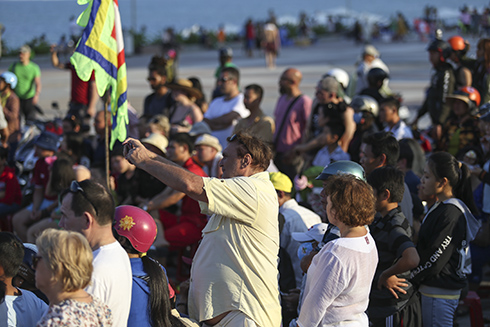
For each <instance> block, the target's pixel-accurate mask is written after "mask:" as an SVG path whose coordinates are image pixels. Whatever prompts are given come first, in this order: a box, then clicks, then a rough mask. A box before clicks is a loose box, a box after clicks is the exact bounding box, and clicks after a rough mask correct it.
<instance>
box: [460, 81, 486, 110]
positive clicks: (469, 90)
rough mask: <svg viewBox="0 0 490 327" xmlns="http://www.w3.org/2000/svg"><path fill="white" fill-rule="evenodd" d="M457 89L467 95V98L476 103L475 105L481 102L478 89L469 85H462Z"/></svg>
mask: <svg viewBox="0 0 490 327" xmlns="http://www.w3.org/2000/svg"><path fill="white" fill-rule="evenodd" d="M458 91H460V92H463V93H466V94H467V95H468V98H469V99H470V100H471V101H473V102H474V103H475V104H476V106H477V107H478V106H479V105H480V102H481V96H480V92H478V90H477V89H475V88H474V87H471V86H463V87H462V88H460V89H459V90H458Z"/></svg>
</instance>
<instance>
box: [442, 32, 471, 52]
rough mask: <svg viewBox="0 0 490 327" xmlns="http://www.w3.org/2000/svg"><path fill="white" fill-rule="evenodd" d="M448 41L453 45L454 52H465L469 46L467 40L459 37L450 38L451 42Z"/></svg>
mask: <svg viewBox="0 0 490 327" xmlns="http://www.w3.org/2000/svg"><path fill="white" fill-rule="evenodd" d="M447 41H448V42H449V44H450V45H451V48H452V49H453V50H454V51H461V50H465V49H466V47H467V46H468V44H467V43H466V42H465V40H464V39H463V38H462V37H461V36H459V35H456V36H453V37H451V38H449V40H447Z"/></svg>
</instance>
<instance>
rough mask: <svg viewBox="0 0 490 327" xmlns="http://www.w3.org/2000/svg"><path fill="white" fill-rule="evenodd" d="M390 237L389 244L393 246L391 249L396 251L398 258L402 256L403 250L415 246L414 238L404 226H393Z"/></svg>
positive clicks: (393, 251)
mask: <svg viewBox="0 0 490 327" xmlns="http://www.w3.org/2000/svg"><path fill="white" fill-rule="evenodd" d="M389 238H390V240H389V244H391V246H392V248H391V249H390V250H391V252H392V253H396V257H397V258H400V257H401V256H402V253H403V251H405V250H406V249H408V248H414V247H415V245H414V244H413V242H412V240H411V239H410V237H408V235H407V233H406V231H405V230H404V229H403V228H402V227H395V228H393V229H392V230H391V231H390V234H389Z"/></svg>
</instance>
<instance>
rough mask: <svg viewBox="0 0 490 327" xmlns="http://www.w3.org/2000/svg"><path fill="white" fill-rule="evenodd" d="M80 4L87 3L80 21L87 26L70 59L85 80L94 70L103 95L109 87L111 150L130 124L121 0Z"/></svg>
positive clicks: (102, 0)
mask: <svg viewBox="0 0 490 327" xmlns="http://www.w3.org/2000/svg"><path fill="white" fill-rule="evenodd" d="M78 4H79V5H85V4H88V6H87V8H86V9H85V11H84V12H83V13H82V14H81V15H80V17H79V18H78V21H77V23H78V25H80V26H82V27H85V29H84V30H83V34H82V37H81V38H80V40H79V41H78V44H77V47H76V49H75V53H74V54H73V55H72V57H71V58H70V61H71V63H72V65H73V67H74V68H75V70H76V72H77V75H78V77H80V79H81V80H83V81H88V80H89V79H90V76H91V75H92V71H93V72H94V74H95V82H96V85H97V92H98V93H99V95H100V96H102V95H103V94H104V93H105V92H106V90H110V96H111V114H112V137H111V143H110V148H111V149H112V146H113V145H114V142H115V141H116V140H119V141H121V142H122V141H124V140H125V139H126V125H127V124H128V100H127V88H128V83H127V77H126V60H125V57H124V41H123V34H122V27H121V17H120V15H119V5H118V0H78Z"/></svg>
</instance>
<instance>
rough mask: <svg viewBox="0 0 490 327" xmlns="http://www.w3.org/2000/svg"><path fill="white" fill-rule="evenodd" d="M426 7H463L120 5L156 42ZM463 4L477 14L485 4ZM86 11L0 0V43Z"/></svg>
mask: <svg viewBox="0 0 490 327" xmlns="http://www.w3.org/2000/svg"><path fill="white" fill-rule="evenodd" d="M427 4H430V5H431V6H434V7H437V8H438V13H439V16H440V17H442V18H444V19H452V20H457V18H458V16H459V8H461V7H462V6H463V5H464V3H463V2H461V1H460V0H436V1H434V0H430V1H428V0H411V1H406V0H369V1H366V0H340V1H335V0H181V1H169V0H119V7H120V13H121V20H122V25H123V29H125V30H128V29H130V28H136V30H140V29H141V27H142V26H146V33H147V37H149V38H150V39H154V38H158V37H159V35H161V33H162V31H163V30H164V29H165V28H167V27H173V28H174V29H175V30H177V31H182V30H184V29H189V28H190V27H191V26H198V25H200V26H203V27H204V28H206V29H208V30H217V29H218V26H220V25H224V26H225V29H226V31H228V32H240V31H241V30H242V27H243V25H244V24H245V21H246V20H247V19H248V18H252V19H253V20H254V21H255V20H262V21H263V20H266V19H267V18H268V12H269V11H270V10H272V11H273V12H274V14H275V15H276V17H277V18H278V20H279V21H283V22H284V21H290V22H296V21H297V20H298V17H299V14H300V12H305V13H306V14H307V15H309V16H310V17H314V18H316V20H317V21H320V22H322V21H325V20H326V17H328V15H331V14H333V15H338V14H343V13H346V12H347V13H351V14H354V15H357V16H358V17H361V16H364V17H366V16H367V17H371V18H372V19H379V20H384V21H387V20H388V19H389V18H390V17H394V16H395V14H396V13H397V12H398V11H399V12H402V13H403V14H404V16H405V17H406V18H407V19H408V20H409V21H412V20H413V19H414V18H415V17H422V16H423V15H424V12H423V11H424V7H425V6H426V5H427ZM467 4H468V6H470V8H475V7H476V8H477V9H478V10H479V12H481V9H482V8H484V7H485V6H488V4H489V2H488V0H472V1H471V2H468V3H467ZM84 8H85V6H80V5H78V4H77V1H76V0H34V1H26V0H0V24H2V25H3V26H4V27H5V31H4V33H3V36H2V38H3V40H4V41H5V42H6V44H7V46H8V47H11V48H15V47H19V46H21V45H22V44H24V43H25V42H27V41H30V40H31V39H32V38H34V37H39V36H41V35H43V34H44V35H45V37H46V39H47V40H48V42H51V43H56V42H58V40H59V39H60V37H61V36H62V35H67V36H69V35H70V18H71V17H72V16H78V15H79V14H80V13H81V12H82V11H83V10H84Z"/></svg>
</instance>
